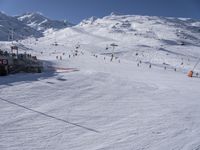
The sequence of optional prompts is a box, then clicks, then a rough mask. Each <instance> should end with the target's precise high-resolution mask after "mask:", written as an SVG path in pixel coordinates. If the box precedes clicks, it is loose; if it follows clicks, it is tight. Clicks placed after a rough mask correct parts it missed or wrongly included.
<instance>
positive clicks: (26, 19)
mask: <svg viewBox="0 0 200 150" xmlns="http://www.w3.org/2000/svg"><path fill="white" fill-rule="evenodd" d="M17 19H18V20H20V21H22V22H23V23H24V24H27V25H28V26H30V27H32V28H34V29H36V30H38V31H42V32H43V31H46V30H48V29H51V28H52V29H63V28H66V27H69V26H72V24H71V23H69V22H67V21H58V20H51V19H49V18H47V17H45V16H44V15H43V14H42V13H40V12H28V13H25V14H22V15H21V16H17Z"/></svg>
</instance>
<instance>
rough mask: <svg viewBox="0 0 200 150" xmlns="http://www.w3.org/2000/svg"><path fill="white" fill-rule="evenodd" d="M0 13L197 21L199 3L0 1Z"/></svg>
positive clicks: (75, 19)
mask: <svg viewBox="0 0 200 150" xmlns="http://www.w3.org/2000/svg"><path fill="white" fill-rule="evenodd" d="M0 11H3V12H5V13H6V14H8V15H19V14H22V13H24V12H35V11H37V12H41V13H43V14H44V15H45V16H47V17H49V18H52V19H67V20H69V21H71V22H72V23H78V22H80V21H81V20H82V19H84V18H88V17H91V16H97V17H103V16H106V15H109V14H110V13H111V12H118V13H122V14H136V15H156V16H169V17H190V18H196V19H200V0H0Z"/></svg>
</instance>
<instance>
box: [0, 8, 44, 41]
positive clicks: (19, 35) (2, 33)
mask: <svg viewBox="0 0 200 150" xmlns="http://www.w3.org/2000/svg"><path fill="white" fill-rule="evenodd" d="M12 30H13V35H14V39H15V40H17V39H24V38H26V37H29V36H33V37H41V36H42V34H41V33H40V32H38V31H37V30H35V29H33V28H31V27H29V26H27V25H25V24H23V23H22V22H21V21H18V20H17V19H16V18H14V17H11V16H7V15H6V14H4V13H2V12H0V40H1V41H7V40H8V39H9V35H11V32H12Z"/></svg>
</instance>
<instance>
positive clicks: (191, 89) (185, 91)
mask: <svg viewBox="0 0 200 150" xmlns="http://www.w3.org/2000/svg"><path fill="white" fill-rule="evenodd" d="M52 62H53V63H54V66H58V67H66V68H67V67H70V68H76V71H74V70H73V69H72V70H69V71H63V70H60V71H59V70H57V72H51V71H48V70H47V71H46V72H44V73H42V74H23V73H21V74H17V75H9V76H7V77H0V150H180V149H181V150H199V149H200V92H199V90H200V79H199V78H188V77H187V76H186V74H184V73H181V72H174V71H173V70H164V69H163V68H156V67H152V68H151V69H149V68H148V65H143V64H142V65H141V66H140V67H137V64H136V62H132V61H128V60H121V62H120V63H119V62H118V61H114V62H110V59H109V58H107V57H106V59H105V60H104V58H103V56H99V57H98V58H95V57H93V56H91V55H90V54H87V53H86V54H85V55H80V56H77V57H75V58H71V59H63V60H62V61H59V60H52Z"/></svg>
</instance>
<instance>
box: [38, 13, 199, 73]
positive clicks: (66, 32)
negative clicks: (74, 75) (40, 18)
mask: <svg viewBox="0 0 200 150" xmlns="http://www.w3.org/2000/svg"><path fill="white" fill-rule="evenodd" d="M199 23H200V21H198V20H193V19H186V18H166V17H151V16H134V15H116V14H111V15H110V16H106V17H104V18H99V19H98V18H94V17H92V18H89V19H86V20H83V21H82V22H81V23H80V24H79V25H77V26H74V27H71V28H67V29H63V30H60V31H58V32H54V33H51V34H49V35H46V37H44V38H41V40H42V41H43V42H44V43H45V42H47V43H48V42H51V43H54V42H55V41H57V42H58V43H60V44H67V45H76V44H77V43H79V44H81V45H82V47H83V48H84V49H86V50H88V51H90V52H92V53H99V54H104V55H106V54H107V55H110V54H111V53H112V50H113V48H112V46H110V45H111V44H112V43H115V44H117V45H118V47H116V48H115V50H114V53H115V56H117V57H123V58H125V59H129V60H134V61H143V62H145V63H147V64H149V63H151V64H155V65H160V66H163V67H164V66H168V67H172V68H175V67H176V68H179V69H181V70H182V69H188V68H189V67H191V65H193V63H194V62H195V61H196V60H197V59H198V58H199V57H200V50H199V48H200V26H199ZM91 47H95V49H94V48H91Z"/></svg>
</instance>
